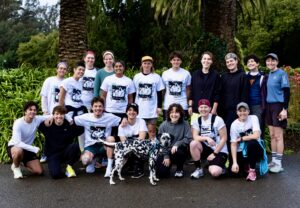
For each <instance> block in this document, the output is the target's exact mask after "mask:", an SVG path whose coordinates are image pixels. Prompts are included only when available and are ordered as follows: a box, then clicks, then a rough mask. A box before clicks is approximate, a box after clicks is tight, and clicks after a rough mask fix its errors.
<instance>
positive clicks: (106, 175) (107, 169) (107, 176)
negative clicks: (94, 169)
mask: <svg viewBox="0 0 300 208" xmlns="http://www.w3.org/2000/svg"><path fill="white" fill-rule="evenodd" d="M111 171H112V169H111V168H108V167H107V168H106V171H105V174H104V178H109V177H110V174H111Z"/></svg>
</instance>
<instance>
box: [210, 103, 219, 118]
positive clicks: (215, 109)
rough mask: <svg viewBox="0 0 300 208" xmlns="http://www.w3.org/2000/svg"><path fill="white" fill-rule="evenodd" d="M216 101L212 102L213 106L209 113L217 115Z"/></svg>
mask: <svg viewBox="0 0 300 208" xmlns="http://www.w3.org/2000/svg"><path fill="white" fill-rule="evenodd" d="M217 108H218V103H216V102H214V104H213V107H212V109H211V114H214V115H217Z"/></svg>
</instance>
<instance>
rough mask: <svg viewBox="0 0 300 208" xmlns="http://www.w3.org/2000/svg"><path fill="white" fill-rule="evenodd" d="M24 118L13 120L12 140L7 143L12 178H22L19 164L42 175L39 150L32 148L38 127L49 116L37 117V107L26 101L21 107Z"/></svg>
mask: <svg viewBox="0 0 300 208" xmlns="http://www.w3.org/2000/svg"><path fill="white" fill-rule="evenodd" d="M23 111H24V116H23V117H21V118H18V119H17V120H15V122H14V125H13V133H12V138H11V139H10V140H9V142H8V147H7V154H8V156H9V157H10V158H11V160H12V165H11V170H12V171H13V174H14V178H15V179H18V178H23V174H22V171H21V168H20V165H21V162H23V164H24V165H25V167H26V168H27V169H28V170H29V171H30V172H31V173H32V174H36V175H41V174H43V168H42V166H41V163H40V161H39V159H38V156H37V153H38V152H39V148H38V147H36V146H33V145H32V144H33V142H34V140H35V136H36V132H37V129H38V126H39V125H40V124H41V123H42V122H44V121H45V120H46V119H47V118H49V117H50V115H44V116H37V115H36V114H37V111H38V105H37V104H36V103H35V102H33V101H28V102H26V103H25V105H24V107H23Z"/></svg>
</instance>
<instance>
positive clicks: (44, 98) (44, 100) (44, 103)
mask: <svg viewBox="0 0 300 208" xmlns="http://www.w3.org/2000/svg"><path fill="white" fill-rule="evenodd" d="M47 101H48V98H47V96H42V99H41V103H42V111H43V113H44V115H49V114H50V113H51V112H48V102H47Z"/></svg>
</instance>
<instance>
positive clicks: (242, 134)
mask: <svg viewBox="0 0 300 208" xmlns="http://www.w3.org/2000/svg"><path fill="white" fill-rule="evenodd" d="M250 134H253V131H252V129H248V130H246V131H243V132H241V133H240V137H243V136H248V135H250Z"/></svg>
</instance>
